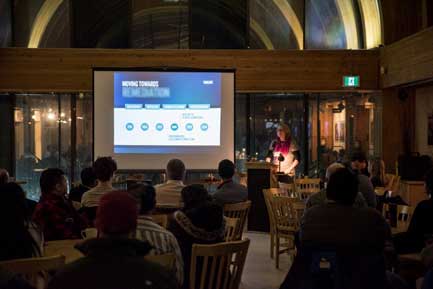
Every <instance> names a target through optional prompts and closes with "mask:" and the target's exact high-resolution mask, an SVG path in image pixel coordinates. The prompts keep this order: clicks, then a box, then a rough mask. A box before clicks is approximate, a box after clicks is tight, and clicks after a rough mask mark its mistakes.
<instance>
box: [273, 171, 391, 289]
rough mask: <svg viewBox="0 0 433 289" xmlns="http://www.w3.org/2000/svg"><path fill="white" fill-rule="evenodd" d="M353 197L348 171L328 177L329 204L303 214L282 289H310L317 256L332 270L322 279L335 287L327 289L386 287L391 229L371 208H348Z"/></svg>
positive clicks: (354, 182)
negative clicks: (297, 243)
mask: <svg viewBox="0 0 433 289" xmlns="http://www.w3.org/2000/svg"><path fill="white" fill-rule="evenodd" d="M357 193H358V180H357V177H356V176H355V175H353V173H352V172H350V171H349V170H348V169H339V170H337V171H336V172H335V173H334V174H332V175H331V177H330V179H329V182H328V185H327V189H326V194H327V199H328V200H329V201H328V202H327V204H325V205H321V206H314V207H312V208H310V209H308V210H306V212H305V214H304V216H303V218H302V220H301V232H300V239H301V247H300V249H299V253H298V255H297V256H296V257H295V261H294V264H293V265H292V267H291V269H290V272H289V274H288V275H287V277H286V279H285V281H284V283H283V285H282V286H281V288H284V289H286V288H298V289H299V288H312V286H313V285H312V284H313V283H314V282H315V281H317V279H316V277H317V275H316V274H314V272H315V268H317V270H319V268H322V267H320V265H321V264H322V263H323V262H321V257H325V258H328V260H329V261H330V263H328V264H329V267H330V269H329V270H334V269H335V271H334V272H335V274H334V275H332V273H330V274H329V275H327V277H328V278H334V280H333V282H336V283H335V284H337V286H336V287H332V288H341V289H343V288H351V289H357V288H365V289H367V288H369V289H370V288H385V283H386V280H387V278H386V274H385V260H384V256H383V253H384V247H385V244H386V241H387V240H389V239H390V235H391V232H390V228H389V226H388V224H387V223H386V221H385V220H384V218H383V217H382V216H381V214H380V213H378V212H377V211H376V210H374V209H372V208H355V207H354V206H353V203H354V201H355V198H356V194H357ZM331 276H333V277H331ZM322 277H323V276H322ZM317 288H319V287H317Z"/></svg>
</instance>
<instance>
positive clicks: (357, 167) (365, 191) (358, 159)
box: [350, 152, 377, 208]
mask: <svg viewBox="0 0 433 289" xmlns="http://www.w3.org/2000/svg"><path fill="white" fill-rule="evenodd" d="M366 166H367V158H366V156H365V154H364V153H361V152H356V153H353V154H352V157H351V162H350V168H351V170H352V171H353V172H354V173H356V174H357V176H358V183H359V188H358V189H359V192H361V194H362V195H363V196H364V199H365V201H366V202H367V205H368V206H369V207H370V208H376V206H377V200H376V193H375V192H374V188H373V185H372V184H371V181H370V178H369V177H368V176H366V175H365V174H363V171H364V170H365V169H366Z"/></svg>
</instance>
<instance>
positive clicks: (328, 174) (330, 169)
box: [325, 163, 344, 181]
mask: <svg viewBox="0 0 433 289" xmlns="http://www.w3.org/2000/svg"><path fill="white" fill-rule="evenodd" d="M341 169H344V165H343V164H340V163H333V164H330V165H329V167H328V168H327V169H326V175H325V178H326V181H329V179H330V178H331V176H332V175H333V174H334V173H335V172H337V171H338V170H341Z"/></svg>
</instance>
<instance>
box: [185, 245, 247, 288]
mask: <svg viewBox="0 0 433 289" xmlns="http://www.w3.org/2000/svg"><path fill="white" fill-rule="evenodd" d="M249 245H250V240H248V239H245V240H242V241H235V242H228V243H219V244H214V245H199V244H194V245H193V246H192V254H191V271H190V275H189V278H190V285H189V286H190V288H189V289H238V288H239V284H240V282H241V277H242V272H243V269H244V265H245V259H246V257H247V252H248V247H249Z"/></svg>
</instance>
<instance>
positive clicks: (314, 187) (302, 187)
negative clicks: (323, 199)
mask: <svg viewBox="0 0 433 289" xmlns="http://www.w3.org/2000/svg"><path fill="white" fill-rule="evenodd" d="M295 186H296V192H297V193H298V195H299V198H300V199H301V200H305V199H307V198H308V197H309V196H310V195H312V194H315V193H318V192H320V179H310V178H304V179H295Z"/></svg>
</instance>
